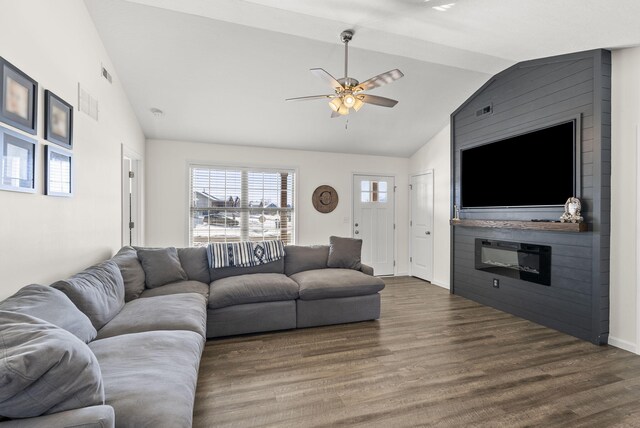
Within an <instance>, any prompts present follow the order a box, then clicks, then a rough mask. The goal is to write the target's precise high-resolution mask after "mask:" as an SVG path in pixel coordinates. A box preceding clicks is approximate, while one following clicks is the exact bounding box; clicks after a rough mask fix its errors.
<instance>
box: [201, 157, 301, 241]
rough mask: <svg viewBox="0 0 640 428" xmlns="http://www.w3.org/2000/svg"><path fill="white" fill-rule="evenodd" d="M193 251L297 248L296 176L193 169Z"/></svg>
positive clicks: (265, 171) (272, 171)
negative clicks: (259, 244) (234, 246)
mask: <svg viewBox="0 0 640 428" xmlns="http://www.w3.org/2000/svg"><path fill="white" fill-rule="evenodd" d="M189 178H190V180H189V181H190V189H189V194H190V198H189V212H190V215H189V245H190V246H192V247H202V246H206V245H207V244H209V243H213V242H240V241H262V240H270V239H281V240H282V241H284V243H285V244H293V243H294V242H295V236H294V230H295V227H294V226H295V210H294V203H295V201H294V197H293V195H294V189H293V186H294V183H295V172H294V171H292V170H281V169H256V168H237V167H216V166H200V165H191V166H190V168H189Z"/></svg>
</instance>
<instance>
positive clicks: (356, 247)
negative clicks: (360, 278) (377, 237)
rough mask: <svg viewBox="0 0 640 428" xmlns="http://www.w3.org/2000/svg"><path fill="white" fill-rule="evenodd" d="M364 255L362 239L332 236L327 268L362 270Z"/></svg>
mask: <svg viewBox="0 0 640 428" xmlns="http://www.w3.org/2000/svg"><path fill="white" fill-rule="evenodd" d="M361 253H362V239H353V238H341V237H339V236H332V237H330V238H329V258H328V260H327V266H329V267H330V268H345V269H355V270H360V268H361V267H362V263H361V262H360V258H361Z"/></svg>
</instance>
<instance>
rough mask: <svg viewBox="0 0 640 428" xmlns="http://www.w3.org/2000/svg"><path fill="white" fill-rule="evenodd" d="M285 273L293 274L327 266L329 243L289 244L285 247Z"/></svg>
mask: <svg viewBox="0 0 640 428" xmlns="http://www.w3.org/2000/svg"><path fill="white" fill-rule="evenodd" d="M284 251H285V253H286V256H285V258H284V273H285V275H287V276H291V275H293V274H295V273H298V272H303V271H305V270H313V269H323V268H326V267H327V259H328V258H329V246H328V245H314V246H303V245H287V246H286V247H284Z"/></svg>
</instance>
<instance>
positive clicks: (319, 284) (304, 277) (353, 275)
mask: <svg viewBox="0 0 640 428" xmlns="http://www.w3.org/2000/svg"><path fill="white" fill-rule="evenodd" d="M291 279H293V280H294V281H295V282H297V283H298V285H299V286H300V300H319V299H330V298H336V297H353V296H366V295H368V294H376V293H377V292H378V291H381V290H382V289H383V288H384V281H382V280H381V279H380V278H376V277H375V276H370V275H367V274H364V273H362V272H360V271H357V270H353V269H332V268H327V269H314V270H307V271H304V272H298V273H296V274H293V275H291Z"/></svg>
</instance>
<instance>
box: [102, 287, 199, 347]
mask: <svg viewBox="0 0 640 428" xmlns="http://www.w3.org/2000/svg"><path fill="white" fill-rule="evenodd" d="M206 324H207V299H206V298H205V297H204V296H202V295H201V294H197V293H182V294H174V295H171V296H156V297H148V298H145V299H136V300H132V301H130V302H128V303H127V304H125V305H124V308H122V310H121V311H120V313H119V314H118V315H116V316H115V317H114V318H113V319H112V320H111V321H109V322H108V323H107V324H106V325H105V326H104V327H102V328H101V329H100V330H99V331H98V337H97V338H98V339H105V338H107V337H112V336H119V335H122V334H130V333H140V332H145V331H157V330H187V331H192V332H194V333H198V334H199V335H200V336H202V337H203V338H204V337H205V330H206Z"/></svg>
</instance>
